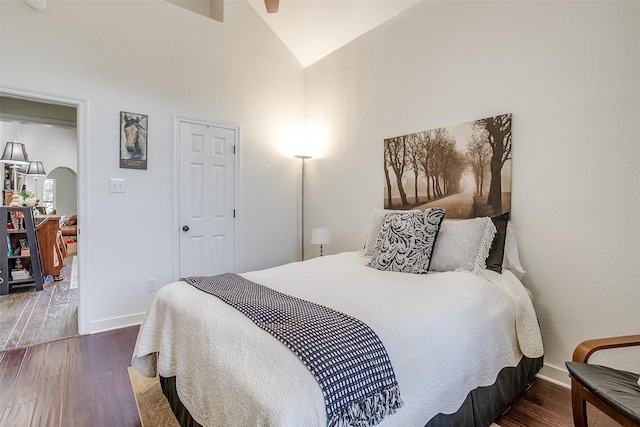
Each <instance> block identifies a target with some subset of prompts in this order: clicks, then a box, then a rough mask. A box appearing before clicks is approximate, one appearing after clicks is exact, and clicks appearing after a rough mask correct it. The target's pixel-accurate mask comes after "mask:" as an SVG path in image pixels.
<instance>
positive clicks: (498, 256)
mask: <svg viewBox="0 0 640 427" xmlns="http://www.w3.org/2000/svg"><path fill="white" fill-rule="evenodd" d="M509 218H510V215H509V212H505V213H503V214H500V215H498V216H494V217H491V221H493V225H495V226H496V235H495V236H494V238H493V243H492V244H491V249H490V250H489V256H488V257H487V263H486V264H487V270H493V271H495V272H496V273H500V274H502V260H503V259H504V241H505V239H506V238H507V224H508V223H509Z"/></svg>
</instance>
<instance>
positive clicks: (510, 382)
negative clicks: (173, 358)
mask: <svg viewBox="0 0 640 427" xmlns="http://www.w3.org/2000/svg"><path fill="white" fill-rule="evenodd" d="M542 363H543V358H542V357H539V358H537V359H529V358H527V357H523V358H522V360H521V361H520V363H519V364H518V366H516V367H514V368H504V369H502V370H501V371H500V373H499V374H498V378H497V379H496V382H495V383H494V384H493V385H490V386H487V387H478V388H477V389H475V390H472V391H471V392H470V393H469V394H468V395H467V398H466V400H465V401H464V403H463V404H462V406H461V407H460V409H458V411H457V412H455V413H453V414H449V415H444V414H438V415H436V416H435V417H433V418H432V419H431V421H429V422H428V423H427V425H426V426H425V427H452V426H456V427H487V426H489V425H491V423H492V422H493V421H494V420H495V419H496V418H497V417H498V416H500V414H502V413H503V412H504V411H505V410H506V409H507V408H508V407H509V405H510V404H511V402H513V401H514V400H515V398H516V397H517V396H518V395H519V394H520V393H521V392H522V391H524V390H525V389H526V388H527V387H528V386H529V384H531V382H532V381H533V378H534V377H535V375H536V374H537V373H538V371H539V370H540V368H542ZM160 385H161V386H162V392H163V393H164V395H165V396H167V400H168V401H169V405H170V406H171V409H172V410H173V412H174V413H175V414H176V418H177V419H178V422H179V423H180V425H181V426H182V427H202V426H201V425H200V424H198V423H197V422H196V421H195V420H194V419H193V418H191V414H189V411H188V410H187V408H185V407H184V405H183V404H182V402H181V401H180V399H179V398H178V393H177V391H176V377H170V378H164V377H160Z"/></svg>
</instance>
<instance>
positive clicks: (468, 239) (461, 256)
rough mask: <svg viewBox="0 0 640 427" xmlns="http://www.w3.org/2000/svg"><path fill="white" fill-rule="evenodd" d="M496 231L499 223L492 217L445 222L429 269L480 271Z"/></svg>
mask: <svg viewBox="0 0 640 427" xmlns="http://www.w3.org/2000/svg"><path fill="white" fill-rule="evenodd" d="M495 234H496V226H495V225H493V221H491V218H489V217H482V218H472V219H462V220H446V221H443V222H442V225H441V226H440V232H439V233H438V238H437V239H436V243H435V245H434V246H433V258H432V259H431V267H430V268H429V270H431V271H456V270H464V271H469V272H472V273H475V274H480V272H481V271H482V270H483V269H484V268H485V265H486V264H485V263H486V260H487V257H488V256H489V249H490V248H491V244H492V243H493V236H495Z"/></svg>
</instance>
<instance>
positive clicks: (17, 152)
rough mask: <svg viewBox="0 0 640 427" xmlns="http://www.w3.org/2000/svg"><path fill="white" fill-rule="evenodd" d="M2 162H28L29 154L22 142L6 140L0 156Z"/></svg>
mask: <svg viewBox="0 0 640 427" xmlns="http://www.w3.org/2000/svg"><path fill="white" fill-rule="evenodd" d="M0 162H2V163H14V164H16V165H21V164H25V165H28V164H29V156H28V155H27V150H25V148H24V144H22V143H20V142H7V145H5V147H4V152H3V153H2V158H0Z"/></svg>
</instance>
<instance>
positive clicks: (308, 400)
mask: <svg viewBox="0 0 640 427" xmlns="http://www.w3.org/2000/svg"><path fill="white" fill-rule="evenodd" d="M445 223H446V221H445ZM487 227H488V226H487ZM442 229H443V234H442V236H445V237H446V236H447V233H444V231H445V229H447V227H446V224H444V225H443V226H442ZM448 230H449V233H448V235H449V237H453V235H454V234H455V233H453V234H452V233H451V231H452V229H451V228H449V229H448ZM454 231H455V230H454ZM485 231H486V230H485ZM465 232H466V231H465ZM495 233H496V230H495V228H494V229H493V233H491V234H490V236H487V234H486V232H485V233H484V235H483V236H482V239H484V243H482V244H484V245H486V246H491V245H492V240H493V238H494V236H495ZM445 237H443V238H442V242H441V247H440V248H439V249H440V250H439V253H442V254H444V253H446V252H447V248H446V247H445V246H443V245H445V243H446V242H447V239H446V238H445ZM487 239H489V241H488V242H487V241H486V240H487ZM378 243H379V242H378ZM464 246H465V247H466V246H468V245H467V243H466V242H465V244H464ZM366 249H367V248H366V246H365V250H364V251H358V252H344V253H339V254H336V255H331V256H324V257H320V258H315V259H311V260H308V261H304V262H295V263H290V264H287V265H283V266H278V267H273V268H269V269H265V270H261V271H254V272H248V273H243V274H241V275H240V276H241V277H243V278H244V279H247V280H249V281H251V282H254V283H259V284H261V285H264V286H266V287H268V288H271V289H274V290H276V291H279V292H283V293H285V294H288V295H291V296H294V297H297V298H301V299H304V300H307V301H312V302H315V303H318V304H321V305H323V306H327V307H330V308H333V309H335V310H338V311H339V312H342V313H346V314H348V315H350V316H353V317H355V318H357V319H360V320H361V321H363V322H365V323H366V324H367V325H368V326H369V327H370V328H371V329H372V330H373V331H375V333H376V334H377V335H378V336H379V337H380V340H381V341H382V342H383V343H384V347H385V348H386V350H387V353H388V356H389V359H390V360H391V363H392V365H393V370H394V372H395V376H396V378H397V382H398V384H399V387H400V391H401V395H402V401H403V402H404V405H403V406H402V407H401V408H399V409H398V410H397V412H396V413H395V414H393V415H390V416H387V417H385V418H384V419H383V420H382V421H381V422H380V423H379V424H378V425H380V426H381V427H393V426H424V425H429V426H441V425H468V426H480V425H489V424H491V422H492V421H493V420H494V419H495V418H496V416H498V415H499V414H500V413H501V412H502V411H504V410H505V409H506V408H507V406H508V405H509V403H510V402H511V401H512V400H513V399H514V398H515V397H516V396H517V394H518V393H519V392H520V391H522V390H523V389H524V388H525V387H526V386H527V385H528V384H529V383H530V382H531V381H532V379H533V377H534V375H535V374H536V373H537V371H538V370H539V369H540V367H541V365H542V356H543V349H542V341H541V337H540V331H539V328H538V323H537V319H536V315H535V312H534V309H533V304H532V301H531V298H530V294H529V293H528V292H527V290H526V289H525V288H524V286H523V285H522V283H521V282H520V280H519V279H518V277H517V275H518V272H517V271H516V269H513V270H514V271H515V273H514V272H513V271H511V270H510V269H506V268H505V269H502V271H501V272H497V271H492V270H489V269H487V268H484V266H485V261H486V258H487V257H486V256H485V254H486V253H487V250H484V249H483V250H482V253H483V255H482V256H481V257H480V258H483V259H482V262H481V264H482V267H483V268H476V267H478V266H476V267H473V268H471V269H466V270H465V269H462V268H456V269H455V270H457V271H455V270H454V271H442V272H433V271H432V272H430V274H411V273H406V272H398V271H385V270H380V269H376V268H372V267H371V262H372V258H371V256H369V255H367V251H366ZM449 249H451V248H449ZM474 250H475V249H474ZM436 251H438V247H437V246H435V247H434V251H433V257H432V258H433V259H432V261H433V262H436V261H437V258H438V257H437V256H436V255H437V254H436ZM374 256H375V252H374ZM475 258H478V257H477V256H475ZM501 259H502V258H501ZM505 259H506V256H505ZM473 261H474V262H477V259H474V260H473ZM436 264H437V263H436ZM441 264H442V263H441ZM446 268H447V269H449V268H450V267H446ZM132 366H133V367H134V368H136V369H137V370H138V371H140V372H141V373H142V374H144V375H146V376H149V377H153V376H155V375H159V376H160V379H161V383H162V385H163V390H164V391H165V394H166V395H167V397H168V399H169V401H170V403H171V405H172V408H173V409H174V412H176V415H177V418H178V420H179V421H180V423H181V425H183V426H187V425H203V426H326V425H327V414H326V411H325V405H324V403H325V401H324V398H323V394H322V391H321V389H320V387H318V383H317V382H316V379H315V378H314V376H313V375H312V374H311V372H310V371H309V369H307V367H305V366H304V365H303V364H302V363H300V360H298V357H297V356H296V354H294V353H293V352H292V351H291V350H290V349H289V348H287V347H286V346H284V345H282V343H281V342H279V341H278V340H277V339H274V337H273V336H271V335H270V334H269V333H267V332H265V331H264V330H262V329H260V328H258V327H256V325H255V324H254V323H253V322H252V321H251V320H250V319H249V318H248V317H247V316H245V315H244V314H242V313H240V312H239V311H238V310H236V309H235V308H233V307H231V306H230V305H228V304H226V303H225V302H223V301H221V300H220V299H218V298H217V297H216V296H213V295H209V294H207V293H204V292H202V291H201V290H199V289H196V288H195V287H194V286H192V285H190V284H187V283H186V282H184V281H178V282H175V283H172V284H169V285H167V286H164V287H163V288H162V289H161V290H159V291H158V292H157V294H156V297H155V298H154V300H153V302H152V303H151V305H150V307H149V310H148V312H147V315H146V317H145V320H144V322H143V324H142V326H141V328H140V332H139V335H138V340H137V343H136V347H135V349H134V354H133V358H132Z"/></svg>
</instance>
